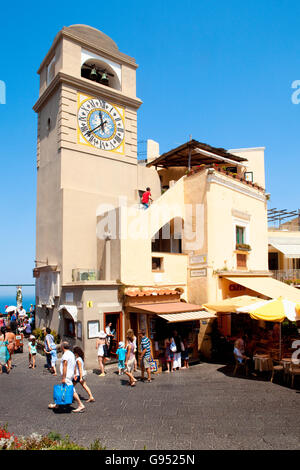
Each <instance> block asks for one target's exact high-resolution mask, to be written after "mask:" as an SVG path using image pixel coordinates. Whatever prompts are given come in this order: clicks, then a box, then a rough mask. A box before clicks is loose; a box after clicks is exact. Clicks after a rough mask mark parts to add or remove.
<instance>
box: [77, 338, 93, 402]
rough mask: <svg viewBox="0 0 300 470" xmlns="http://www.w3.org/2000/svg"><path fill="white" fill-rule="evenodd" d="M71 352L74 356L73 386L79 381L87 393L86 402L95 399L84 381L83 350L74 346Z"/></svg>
mask: <svg viewBox="0 0 300 470" xmlns="http://www.w3.org/2000/svg"><path fill="white" fill-rule="evenodd" d="M73 352H74V354H75V358H76V366H75V376H74V380H73V383H74V386H75V385H76V384H77V383H78V382H79V383H80V385H81V386H82V387H83V388H84V390H85V391H86V392H87V393H88V395H89V399H88V400H87V403H90V402H93V401H95V398H94V397H93V394H92V392H91V390H90V388H89V387H88V386H87V383H86V371H85V370H84V352H83V351H82V349H81V348H79V347H78V346H75V348H74V349H73Z"/></svg>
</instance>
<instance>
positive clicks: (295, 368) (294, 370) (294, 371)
mask: <svg viewBox="0 0 300 470" xmlns="http://www.w3.org/2000/svg"><path fill="white" fill-rule="evenodd" d="M290 374H291V378H292V381H291V387H292V388H294V379H295V375H300V366H299V364H293V362H292V363H291V367H290Z"/></svg>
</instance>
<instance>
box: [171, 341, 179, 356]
mask: <svg viewBox="0 0 300 470" xmlns="http://www.w3.org/2000/svg"><path fill="white" fill-rule="evenodd" d="M170 351H172V352H174V353H175V352H177V347H176V344H175V341H172V343H171V344H170Z"/></svg>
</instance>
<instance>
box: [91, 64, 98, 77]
mask: <svg viewBox="0 0 300 470" xmlns="http://www.w3.org/2000/svg"><path fill="white" fill-rule="evenodd" d="M97 78H98V74H97V70H96V68H95V67H93V68H92V70H91V73H90V79H91V80H97Z"/></svg>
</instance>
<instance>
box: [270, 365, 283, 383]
mask: <svg viewBox="0 0 300 470" xmlns="http://www.w3.org/2000/svg"><path fill="white" fill-rule="evenodd" d="M276 372H281V373H283V366H282V365H278V366H274V361H272V375H271V382H272V383H273V379H274V375H275V373H276Z"/></svg>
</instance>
